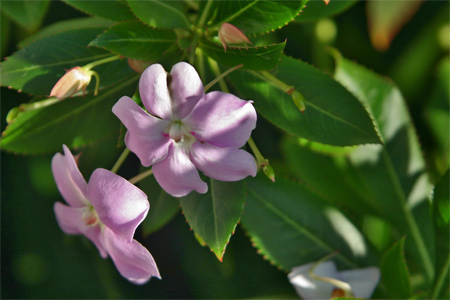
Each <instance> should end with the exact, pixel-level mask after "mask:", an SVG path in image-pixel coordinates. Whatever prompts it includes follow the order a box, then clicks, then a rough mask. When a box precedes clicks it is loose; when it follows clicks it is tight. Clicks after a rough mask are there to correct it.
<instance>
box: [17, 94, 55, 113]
mask: <svg viewBox="0 0 450 300" xmlns="http://www.w3.org/2000/svg"><path fill="white" fill-rule="evenodd" d="M59 101H61V100H59V99H58V98H56V97H52V98H47V99H45V100H42V101H37V102H32V103H25V104H21V105H20V106H19V110H20V111H29V110H35V109H38V108H42V107H46V106H50V105H52V104H54V103H56V102H59Z"/></svg>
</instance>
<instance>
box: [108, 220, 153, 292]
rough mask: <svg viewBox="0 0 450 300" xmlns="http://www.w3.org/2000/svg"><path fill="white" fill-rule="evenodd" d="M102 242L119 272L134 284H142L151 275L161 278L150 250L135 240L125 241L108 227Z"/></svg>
mask: <svg viewBox="0 0 450 300" xmlns="http://www.w3.org/2000/svg"><path fill="white" fill-rule="evenodd" d="M103 242H104V245H105V248H106V250H107V251H108V254H109V255H110V256H111V258H112V260H113V262H114V264H115V265H116V268H117V270H119V272H120V274H121V275H122V276H123V277H125V278H126V279H128V280H129V281H131V282H133V283H135V284H144V283H146V282H147V281H149V280H150V278H151V277H157V278H161V276H160V275H159V271H158V267H157V266H156V263H155V260H154V259H153V257H152V255H151V254H150V252H149V251H148V250H147V249H146V248H145V247H144V246H142V245H141V244H140V243H139V242H137V241H136V240H132V241H131V242H128V241H126V240H125V239H123V238H121V237H120V236H118V235H116V234H114V232H112V231H111V230H109V229H108V228H105V229H104V232H103Z"/></svg>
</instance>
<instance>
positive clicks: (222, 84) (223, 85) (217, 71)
mask: <svg viewBox="0 0 450 300" xmlns="http://www.w3.org/2000/svg"><path fill="white" fill-rule="evenodd" d="M208 62H209V65H210V66H211V69H212V71H213V73H214V75H216V78H218V77H220V75H221V73H220V68H219V64H218V63H217V62H216V61H215V60H214V59H212V58H211V57H209V56H208ZM214 84H215V82H214ZM219 85H220V89H221V90H222V91H223V92H225V93H229V92H230V90H229V89H228V86H227V84H226V82H225V81H224V80H223V77H222V78H219ZM210 87H211V86H209V87H208V88H210Z"/></svg>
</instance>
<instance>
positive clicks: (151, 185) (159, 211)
mask: <svg viewBox="0 0 450 300" xmlns="http://www.w3.org/2000/svg"><path fill="white" fill-rule="evenodd" d="M140 169H141V172H143V171H144V170H145V169H144V168H142V167H141V168H140ZM139 188H140V189H141V190H142V191H144V193H146V194H147V196H148V201H149V202H150V210H149V212H148V215H147V217H146V218H145V220H144V222H142V231H143V233H144V235H149V234H151V233H153V232H155V231H157V230H159V229H160V228H161V227H163V226H164V225H166V224H167V223H168V222H169V221H170V220H172V218H173V217H175V215H176V214H177V213H178V211H179V210H180V203H179V202H178V200H177V199H175V198H174V197H172V196H170V195H169V194H167V193H166V192H165V191H164V190H163V189H162V188H161V187H160V186H159V184H158V182H157V181H156V179H155V177H154V176H149V177H147V178H145V179H143V180H141V181H140V182H139Z"/></svg>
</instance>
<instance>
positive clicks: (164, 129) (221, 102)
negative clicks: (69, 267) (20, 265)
mask: <svg viewBox="0 0 450 300" xmlns="http://www.w3.org/2000/svg"><path fill="white" fill-rule="evenodd" d="M80 74H81V73H80V72H79V69H77V68H74V69H72V70H71V71H69V72H68V73H67V74H66V75H65V76H64V77H63V78H62V79H61V80H60V81H59V82H58V83H57V84H56V86H55V88H54V89H53V91H52V94H54V95H55V96H59V97H61V98H65V97H69V96H71V95H72V94H73V93H75V92H78V91H79V90H84V89H85V88H86V86H87V84H88V83H89V81H90V76H89V78H88V77H83V76H79V75H80ZM81 75H83V74H81ZM139 89H140V95H141V98H142V102H143V104H144V106H145V108H146V109H147V111H148V112H146V111H145V110H144V109H142V108H141V107H140V106H139V105H137V104H136V103H135V102H134V101H133V100H132V99H131V98H129V97H122V98H121V99H120V100H119V101H118V102H117V103H116V105H115V106H114V107H113V112H114V113H115V114H116V115H117V116H118V117H119V118H120V120H121V121H122V122H123V123H124V124H125V126H126V127H127V128H128V132H127V134H126V137H125V143H126V145H127V147H128V148H129V149H130V150H131V151H133V152H134V153H135V154H136V155H137V156H138V157H139V158H140V160H141V162H142V164H143V165H144V166H150V165H153V173H154V175H155V178H156V180H157V181H158V182H159V184H160V185H161V187H162V188H163V189H164V190H165V191H167V192H168V193H169V194H171V195H173V196H184V195H186V194H188V193H190V192H191V191H193V190H196V191H197V192H199V193H206V191H207V190H208V185H207V184H206V183H205V182H203V181H202V180H201V179H200V176H199V173H198V171H197V169H199V170H201V171H202V172H203V173H204V174H206V175H207V176H210V177H212V178H214V179H217V180H222V181H237V180H241V179H243V178H245V177H247V176H248V175H251V176H255V175H256V172H257V166H256V162H255V159H254V158H253V156H252V155H250V154H249V153H248V152H246V151H244V150H241V149H240V148H241V147H242V146H244V144H245V143H246V142H247V140H248V139H249V137H250V133H251V131H252V130H253V129H254V128H255V126H256V111H255V109H254V108H253V105H252V103H251V101H244V100H241V99H239V98H237V97H236V96H234V95H232V94H228V93H223V92H211V93H209V94H206V95H205V92H204V88H203V84H202V82H201V80H200V78H199V76H198V74H197V72H196V71H195V69H194V68H193V67H192V66H191V65H189V64H187V63H178V64H176V65H175V66H174V67H173V68H172V71H171V72H170V74H168V73H166V71H165V70H164V69H163V67H162V66H161V65H158V64H155V65H152V66H150V67H149V68H147V69H146V70H145V71H144V73H143V75H142V77H141V80H140V83H139ZM63 148H64V155H62V154H60V153H57V154H56V155H55V156H54V157H53V160H52V170H53V175H54V177H55V181H56V185H57V186H58V189H59V191H60V193H61V194H62V196H63V198H64V199H65V200H66V202H67V204H68V205H65V204H62V203H59V202H57V203H55V205H54V211H55V214H56V218H57V221H58V223H59V226H60V227H61V229H62V230H63V231H64V232H65V233H67V234H83V235H85V236H86V237H87V238H89V239H90V240H91V241H92V242H93V243H94V244H95V246H96V247H97V248H98V250H99V252H100V255H101V256H102V257H103V258H107V257H108V256H110V257H111V258H112V260H113V262H114V264H115V265H116V267H117V269H118V270H119V272H120V274H122V276H124V277H125V278H127V279H128V280H130V281H131V282H133V283H136V284H143V283H145V282H147V281H148V280H150V278H151V277H158V278H160V275H159V271H158V268H157V266H156V263H155V261H154V260H153V257H152V255H151V254H150V252H148V250H147V249H146V248H145V247H143V246H142V245H141V244H140V243H139V242H137V241H136V240H134V239H133V236H134V232H135V230H136V227H137V226H138V225H139V224H140V223H141V222H142V221H143V220H144V218H145V217H146V216H147V212H148V210H149V202H148V200H147V196H146V195H145V193H144V192H142V191H141V190H140V189H138V188H137V187H136V186H134V185H133V184H132V183H130V182H129V181H127V180H125V179H124V178H122V177H120V176H118V175H116V174H114V173H112V172H111V171H108V170H105V169H96V170H95V171H94V172H93V173H92V176H91V178H90V180H89V183H86V181H85V180H84V178H83V176H82V175H81V173H80V171H79V170H78V167H77V164H76V162H75V158H74V156H73V155H72V153H71V152H70V150H69V149H68V148H67V147H66V146H65V145H63Z"/></svg>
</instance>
